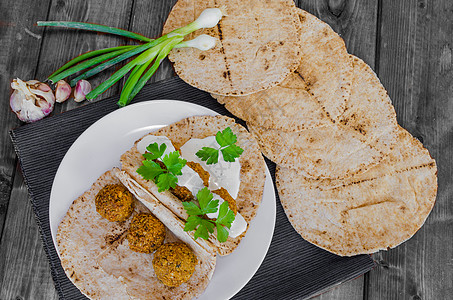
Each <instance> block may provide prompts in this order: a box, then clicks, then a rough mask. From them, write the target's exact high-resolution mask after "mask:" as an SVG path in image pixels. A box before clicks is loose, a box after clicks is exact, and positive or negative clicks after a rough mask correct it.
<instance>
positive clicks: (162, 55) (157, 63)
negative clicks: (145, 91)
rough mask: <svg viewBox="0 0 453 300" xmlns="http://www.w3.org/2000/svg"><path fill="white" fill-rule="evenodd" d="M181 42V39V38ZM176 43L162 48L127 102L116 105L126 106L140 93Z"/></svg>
mask: <svg viewBox="0 0 453 300" xmlns="http://www.w3.org/2000/svg"><path fill="white" fill-rule="evenodd" d="M181 40H182V38H181ZM176 44H177V43H171V44H168V45H167V47H164V48H163V49H162V51H161V53H160V54H159V56H158V57H157V59H156V61H155V62H154V64H153V65H152V66H151V68H150V69H149V70H148V71H147V72H146V73H145V75H143V77H142V78H140V80H139V81H138V82H137V84H136V85H135V87H134V89H133V90H132V92H131V94H130V96H129V97H128V99H127V102H126V103H124V102H121V103H120V102H118V105H119V106H120V107H121V106H126V105H127V104H129V103H130V102H131V100H132V99H133V98H134V97H135V96H136V95H137V94H138V92H140V90H141V89H142V88H143V87H144V86H145V84H146V83H147V82H148V80H149V79H150V78H151V77H152V76H153V75H154V73H155V72H156V70H157V68H158V67H159V66H160V64H161V62H162V61H163V60H164V58H165V57H167V55H168V53H170V51H171V49H172V48H173V47H174V45H176Z"/></svg>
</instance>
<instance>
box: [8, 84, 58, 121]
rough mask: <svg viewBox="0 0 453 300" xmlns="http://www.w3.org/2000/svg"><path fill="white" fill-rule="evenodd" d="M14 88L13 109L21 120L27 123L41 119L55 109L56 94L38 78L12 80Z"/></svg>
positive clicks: (10, 101) (12, 95)
mask: <svg viewBox="0 0 453 300" xmlns="http://www.w3.org/2000/svg"><path fill="white" fill-rule="evenodd" d="M11 88H12V89H13V90H14V91H13V93H12V94H11V97H10V99H9V105H10V107H11V110H12V111H13V112H14V113H15V114H16V115H17V117H18V118H19V120H21V121H23V122H27V123H31V122H35V121H38V120H41V119H42V118H44V117H45V116H47V115H49V114H50V113H51V112H52V111H53V107H54V104H55V96H54V94H53V91H52V89H51V88H50V87H49V86H48V85H47V84H45V83H42V82H39V81H37V80H29V81H25V82H24V81H22V80H20V79H19V78H17V79H14V80H13V82H11Z"/></svg>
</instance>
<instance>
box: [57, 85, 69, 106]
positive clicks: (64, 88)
mask: <svg viewBox="0 0 453 300" xmlns="http://www.w3.org/2000/svg"><path fill="white" fill-rule="evenodd" d="M69 96H71V86H70V85H69V84H68V83H67V82H66V81H64V80H59V81H58V82H57V87H56V88H55V101H57V102H58V103H62V102H65V101H66V100H68V98H69Z"/></svg>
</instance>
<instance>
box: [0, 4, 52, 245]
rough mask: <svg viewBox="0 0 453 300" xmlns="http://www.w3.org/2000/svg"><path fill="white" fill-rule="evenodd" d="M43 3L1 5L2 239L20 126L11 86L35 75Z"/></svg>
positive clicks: (46, 8)
mask: <svg viewBox="0 0 453 300" xmlns="http://www.w3.org/2000/svg"><path fill="white" fill-rule="evenodd" d="M41 3H42V5H41V6H39V7H37V8H34V9H30V7H31V5H30V2H29V1H26V0H25V1H15V0H7V1H1V2H0V12H1V13H0V16H1V17H0V45H2V50H1V51H0V95H1V96H0V99H1V101H0V128H1V130H0V237H1V234H2V230H3V224H4V222H5V217H6V212H7V208H8V202H9V199H10V196H11V188H12V184H13V178H14V174H15V170H16V168H15V166H16V165H15V161H16V155H15V153H14V149H13V145H12V143H11V141H10V138H9V134H8V131H9V130H10V129H11V128H14V127H18V126H19V125H20V121H19V120H18V119H17V118H16V115H15V114H13V113H12V112H11V109H10V107H9V97H10V94H11V87H10V83H11V80H12V79H13V78H16V77H19V78H21V79H24V80H30V79H32V78H34V76H35V74H36V68H37V65H38V64H37V62H38V56H39V49H40V46H41V38H40V36H41V34H42V31H41V30H39V29H37V28H34V27H33V24H34V20H35V19H37V18H46V16H47V10H48V6H49V1H42V2H41ZM30 33H31V34H30Z"/></svg>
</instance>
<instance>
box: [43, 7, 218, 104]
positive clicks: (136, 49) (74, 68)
mask: <svg viewBox="0 0 453 300" xmlns="http://www.w3.org/2000/svg"><path fill="white" fill-rule="evenodd" d="M222 16H223V12H222V10H221V9H219V8H207V9H205V10H204V11H203V12H202V13H201V14H200V16H199V17H198V18H197V19H196V20H195V21H193V22H192V23H190V24H188V25H186V26H184V27H181V28H178V29H176V30H173V31H172V32H170V33H168V34H165V35H163V36H161V37H159V38H157V39H150V38H148V37H145V36H143V35H140V34H137V33H135V32H130V31H127V30H124V29H120V28H114V27H109V26H104V25H98V24H91V23H83V22H60V21H45V22H38V26H53V27H64V28H72V29H82V30H90V31H97V32H104V33H109V34H116V35H120V36H123V37H126V38H132V39H135V40H138V41H139V42H142V43H144V44H142V45H130V46H119V47H113V48H107V49H101V50H94V51H91V52H88V53H85V54H82V55H80V56H78V57H76V58H74V59H72V60H71V61H69V62H68V63H66V64H65V65H64V66H62V67H61V68H59V69H58V70H56V71H55V72H54V73H52V74H51V75H50V76H49V77H48V80H49V81H50V82H52V83H55V82H57V81H59V80H61V79H64V78H66V77H68V76H72V75H73V74H75V73H78V72H82V74H81V75H79V76H77V77H75V78H73V79H72V80H71V82H70V85H71V86H75V85H76V83H77V82H78V81H79V80H82V79H86V78H89V77H91V76H93V75H96V74H98V73H99V72H102V71H103V70H105V69H107V68H110V67H111V66H113V65H115V64H118V63H119V62H121V61H123V60H126V59H128V58H131V57H132V56H135V55H138V56H137V57H135V58H134V59H132V60H131V61H130V62H128V63H127V64H126V65H125V66H123V67H122V68H121V69H119V70H118V71H117V72H115V73H114V74H113V75H112V76H111V77H110V78H109V79H107V80H106V81H104V82H103V83H102V84H100V85H99V86H98V87H96V88H95V89H94V90H92V91H91V92H90V93H88V94H87V95H86V98H87V99H88V100H92V99H94V98H96V97H97V96H99V95H100V94H101V93H103V92H104V91H106V90H107V89H109V88H110V87H111V86H112V85H114V84H115V83H116V82H118V81H119V80H120V79H121V78H123V77H124V76H126V74H127V73H129V72H130V75H129V77H128V79H127V81H126V83H125V84H124V87H123V90H122V92H121V97H120V100H119V101H118V106H120V107H122V106H125V105H127V104H128V103H130V101H131V100H132V99H133V98H134V97H135V95H137V93H138V92H139V91H140V90H141V89H142V88H143V86H144V85H145V84H146V82H147V81H148V80H149V79H150V78H151V76H152V75H153V74H154V73H155V72H156V70H157V68H158V67H159V65H160V64H161V62H162V61H163V60H164V59H165V57H167V55H168V53H169V52H170V51H171V50H172V49H173V48H183V47H195V48H198V49H200V50H208V49H211V48H213V47H214V46H215V38H213V37H210V36H207V35H205V34H202V35H200V36H198V37H197V38H195V39H193V40H190V41H183V40H184V37H185V36H186V35H188V34H190V33H192V32H194V31H196V30H198V29H201V28H211V27H214V26H215V25H216V24H217V23H218V22H219V21H220V19H221V18H222Z"/></svg>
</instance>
